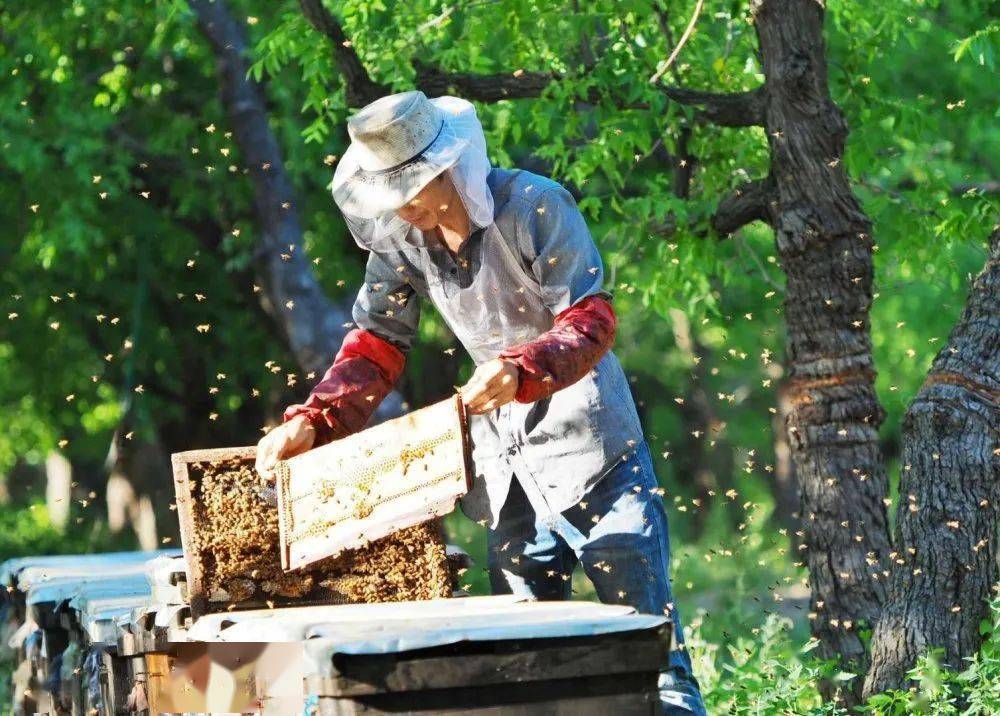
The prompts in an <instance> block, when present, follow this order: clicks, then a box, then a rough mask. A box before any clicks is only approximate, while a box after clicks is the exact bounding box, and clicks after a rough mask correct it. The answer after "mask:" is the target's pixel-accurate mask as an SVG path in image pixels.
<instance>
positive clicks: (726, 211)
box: [712, 176, 777, 236]
mask: <svg viewBox="0 0 1000 716" xmlns="http://www.w3.org/2000/svg"><path fill="white" fill-rule="evenodd" d="M775 192H776V187H775V184H774V180H773V179H772V178H771V177H770V176H768V177H767V178H765V179H755V180H754V181H751V182H747V183H746V184H744V185H743V186H741V187H739V188H738V189H736V190H735V191H733V193H732V194H730V195H729V196H727V197H726V198H724V199H723V200H722V201H720V202H719V206H718V208H717V209H716V210H715V215H714V216H713V217H712V228H713V229H715V230H716V231H717V232H719V233H720V234H721V235H723V236H728V235H730V234H732V233H735V232H736V231H737V230H738V229H740V228H741V227H743V226H746V225H747V224H749V223H750V222H751V221H763V222H766V223H768V224H772V225H773V224H774V211H773V208H772V202H773V201H774V200H775V199H776V198H777V195H776V193H775Z"/></svg>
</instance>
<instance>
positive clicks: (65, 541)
mask: <svg viewBox="0 0 1000 716" xmlns="http://www.w3.org/2000/svg"><path fill="white" fill-rule="evenodd" d="M134 548H135V545H134V542H133V541H132V539H130V538H128V537H122V536H113V535H111V534H109V533H108V530H107V527H106V526H105V525H102V524H101V523H99V522H92V521H91V520H89V519H84V517H83V515H82V514H81V513H80V512H79V511H74V514H73V516H72V517H71V519H70V521H69V524H68V525H67V527H66V529H58V528H56V527H55V526H54V525H53V524H52V522H51V521H50V520H49V514H48V511H47V510H46V509H45V505H44V504H42V503H34V504H31V505H29V506H28V507H27V508H25V509H21V510H13V509H4V510H0V562H3V561H4V560H6V559H10V558H12V557H24V556H26V555H43V554H87V553H90V552H109V551H115V550H126V549H134Z"/></svg>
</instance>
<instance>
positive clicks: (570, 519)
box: [488, 442, 705, 716]
mask: <svg viewBox="0 0 1000 716" xmlns="http://www.w3.org/2000/svg"><path fill="white" fill-rule="evenodd" d="M658 486H659V485H658V483H657V480H656V474H655V473H654V472H653V461H652V458H651V457H650V454H649V447H648V446H647V444H646V443H645V442H642V443H640V444H639V445H638V446H636V449H635V452H634V453H631V454H629V455H628V456H627V459H626V460H623V461H621V462H619V464H618V465H617V466H616V467H615V468H614V469H613V470H612V471H611V472H609V473H608V474H607V475H605V476H604V477H603V478H602V479H601V480H600V482H598V483H597V484H596V485H595V486H594V487H593V489H592V490H591V491H590V492H589V493H587V495H586V497H584V498H583V500H581V502H580V503H579V504H577V505H574V506H573V507H571V508H570V509H568V510H566V511H565V512H562V513H557V514H552V513H551V512H550V511H549V510H548V509H547V508H546V507H545V501H544V498H543V497H542V496H541V493H540V492H539V491H538V490H537V489H535V488H534V487H533V486H532V485H531V484H530V483H529V484H526V485H522V484H521V481H520V480H519V479H517V477H516V476H515V479H514V480H512V481H511V486H510V492H509V494H508V495H507V500H506V502H504V506H503V508H502V510H501V512H500V519H499V521H498V523H497V527H496V529H491V530H489V535H488V545H489V573H490V585H491V587H492V589H493V593H494V594H512V593H513V594H519V595H524V596H529V597H533V598H535V599H541V600H563V599H569V598H570V588H571V584H572V583H571V579H570V576H571V575H572V573H573V569H574V567H575V566H576V563H577V562H581V563H582V564H583V569H584V572H585V573H586V575H587V577H588V578H589V579H590V581H591V582H592V583H593V585H594V588H595V589H596V590H597V596H598V598H599V599H600V600H601V601H602V602H604V603H605V604H626V605H629V606H631V607H634V608H635V609H636V610H637V611H639V612H643V613H646V614H657V615H663V614H666V615H668V616H670V617H671V618H672V619H673V622H674V631H675V642H674V650H673V651H671V653H670V660H669V663H668V664H667V665H666V666H665V669H664V670H663V672H662V673H661V674H660V681H659V686H660V700H661V702H662V704H663V713H664V714H671V715H672V714H678V715H679V714H692V713H693V714H698V715H699V716H701V715H702V714H704V713H705V706H704V703H703V702H702V698H701V692H700V691H699V689H698V682H697V681H696V680H695V678H694V675H693V674H692V670H691V658H690V657H689V656H688V653H687V651H685V650H684V649H683V644H684V634H683V632H682V631H681V626H680V618H679V616H678V613H677V609H676V607H675V605H674V600H673V596H672V595H671V593H670V580H669V578H668V574H669V567H670V540H669V538H668V536H667V514H666V512H665V511H664V509H663V502H662V500H661V498H660V497H659V496H658V495H657V494H656V493H654V492H651V490H653V489H655V488H657V487H658ZM678 647H680V648H678Z"/></svg>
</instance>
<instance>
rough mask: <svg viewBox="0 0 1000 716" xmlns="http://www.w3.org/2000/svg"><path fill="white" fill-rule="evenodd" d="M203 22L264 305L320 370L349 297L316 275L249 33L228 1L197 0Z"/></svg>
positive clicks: (345, 321)
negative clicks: (244, 178)
mask: <svg viewBox="0 0 1000 716" xmlns="http://www.w3.org/2000/svg"><path fill="white" fill-rule="evenodd" d="M189 5H190V7H191V9H192V10H193V11H194V13H195V17H196V19H197V22H198V27H199V28H200V30H201V31H202V33H203V34H204V35H205V37H206V38H207V39H208V41H209V42H210V43H211V45H212V49H213V50H214V51H215V55H216V63H217V68H218V76H219V88H220V91H221V94H222V103H223V105H224V106H225V108H226V111H227V113H228V114H229V118H230V122H231V124H232V128H233V134H234V137H235V140H236V144H237V145H238V146H239V148H240V151H241V153H242V154H243V157H244V159H245V162H246V166H247V167H248V169H249V170H250V177H251V180H252V182H253V192H254V201H253V204H254V212H255V214H256V218H257V229H258V231H259V234H260V238H259V239H258V242H257V246H256V249H255V255H256V268H257V273H258V276H259V277H260V282H261V285H262V287H263V289H264V290H263V291H261V292H260V294H259V296H260V300H261V304H262V306H263V308H264V310H265V311H266V312H267V313H268V314H269V315H270V316H271V317H272V318H273V319H274V320H275V321H276V322H277V324H278V325H279V327H280V328H281V330H282V332H283V333H284V335H285V336H286V337H287V341H288V346H289V347H290V348H291V351H292V353H293V355H294V356H295V358H296V360H297V362H298V363H299V365H300V366H301V367H302V369H303V370H304V371H306V372H310V371H312V372H315V373H316V374H317V375H321V374H322V373H323V371H324V370H325V369H326V368H327V367H328V366H329V364H330V363H331V362H332V361H333V358H334V356H335V355H336V353H337V351H338V350H339V348H340V344H341V341H342V340H343V337H344V335H345V334H346V333H347V331H348V329H349V328H350V327H351V323H352V320H353V319H352V318H351V311H350V308H351V304H350V303H347V304H344V305H338V304H335V303H333V302H332V301H330V300H329V298H327V296H326V295H325V294H324V292H323V289H322V288H321V287H320V285H319V283H318V282H317V281H316V277H315V275H314V274H313V272H312V268H311V266H310V263H309V259H308V257H307V256H306V253H305V251H304V250H303V246H302V224H301V222H300V220H299V213H298V208H297V202H296V197H295V192H294V189H293V187H292V182H291V179H290V177H289V176H288V173H287V172H286V171H285V166H284V161H283V157H282V153H281V148H280V146H279V145H278V141H277V138H276V137H275V136H274V133H273V132H272V131H271V128H270V126H269V125H268V118H267V108H266V105H265V102H264V96H263V92H262V90H261V88H260V86H259V85H258V84H257V83H256V82H254V81H253V80H252V79H251V78H250V77H249V76H248V70H249V63H248V61H247V52H248V50H247V38H246V33H245V32H244V29H243V26H242V25H241V24H240V23H239V22H237V21H236V19H235V18H234V17H233V15H232V14H231V13H230V11H229V8H228V6H227V4H226V3H225V2H224V0H214V1H213V0H192V1H191V2H190V3H189ZM401 402H402V400H401V398H400V396H399V394H398V393H392V394H390V395H389V396H387V397H386V399H385V400H384V401H382V404H381V405H380V406H379V409H378V411H377V414H376V417H377V418H385V417H388V416H390V415H394V414H398V413H399V412H400V405H401Z"/></svg>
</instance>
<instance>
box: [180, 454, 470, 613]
mask: <svg viewBox="0 0 1000 716" xmlns="http://www.w3.org/2000/svg"><path fill="white" fill-rule="evenodd" d="M255 455H256V447H253V446H251V447H239V448H218V449H211V450H191V451H187V452H182V453H176V454H174V455H173V456H172V463H173V471H174V488H175V491H176V495H177V514H178V517H179V520H180V528H181V542H182V544H183V547H184V555H185V557H186V559H187V579H188V590H189V595H190V598H191V614H192V616H193V617H194V618H198V617H199V616H201V615H202V614H207V613H212V612H220V611H227V610H232V609H260V608H266V607H275V606H290V605H295V606H302V605H307V604H350V603H365V602H392V601H411V600H422V599H434V598H439V597H448V596H450V595H451V591H452V583H451V578H450V572H449V568H448V562H447V557H446V553H445V545H444V540H443V536H442V533H441V523H440V520H433V521H431V522H426V523H424V524H422V525H416V526H414V527H409V528H407V529H405V530H401V531H399V532H396V533H394V534H392V535H389V536H388V537H385V538H383V539H380V540H378V541H376V542H373V543H371V544H369V545H368V546H366V547H362V548H360V549H357V550H352V551H350V552H346V553H344V554H341V555H339V556H337V557H335V558H330V559H325V560H322V561H320V562H316V563H315V564H313V565H311V566H310V567H309V568H308V569H304V570H299V571H296V572H284V571H283V570H282V567H281V551H280V540H279V530H278V508H277V505H276V504H274V502H273V501H269V500H268V499H266V498H265V496H264V494H265V493H264V491H263V490H262V486H263V485H264V483H263V481H262V479H261V478H260V476H259V475H258V474H257V472H256V471H255V470H254V457H255Z"/></svg>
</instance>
